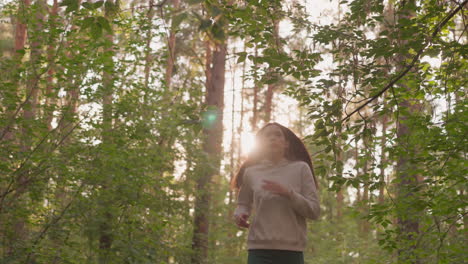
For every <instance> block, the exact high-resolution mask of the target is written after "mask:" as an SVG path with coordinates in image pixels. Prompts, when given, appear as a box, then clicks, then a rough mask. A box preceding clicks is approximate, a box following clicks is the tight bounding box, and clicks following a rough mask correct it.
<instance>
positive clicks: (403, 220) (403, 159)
mask: <svg viewBox="0 0 468 264" xmlns="http://www.w3.org/2000/svg"><path fill="white" fill-rule="evenodd" d="M414 4H415V3H414V0H413V1H410V2H407V3H406V5H414ZM404 9H405V6H403V11H404ZM400 12H401V13H399V15H401V16H402V17H404V18H407V19H411V17H413V16H414V13H413V11H409V12H408V11H407V12H406V14H404V13H403V12H402V11H400ZM405 44H406V41H405V40H399V45H400V46H403V45H405ZM404 61H405V58H404V57H403V56H401V55H400V56H399V57H398V58H397V63H398V66H397V71H396V72H400V71H401V70H402V69H403V68H404V67H405V66H404V65H405V63H404ZM411 72H414V71H411ZM411 72H410V73H411ZM401 85H404V87H405V93H406V94H411V90H410V87H408V86H406V85H405V84H401ZM398 106H399V107H398V109H399V111H400V110H401V109H405V110H404V111H400V114H399V119H398V121H397V144H398V147H399V148H401V149H405V150H404V151H401V152H400V153H401V154H400V155H399V158H398V161H397V166H396V177H397V179H396V182H397V184H396V189H397V198H396V201H397V225H398V228H399V230H400V237H399V243H400V247H399V249H398V258H399V260H400V261H401V262H404V263H420V261H419V259H418V256H417V255H416V253H415V251H416V239H417V237H418V235H419V212H418V211H417V210H416V208H415V207H414V202H415V199H417V197H416V195H417V193H415V190H414V187H415V186H417V184H418V176H417V175H416V174H414V173H411V170H412V169H414V166H415V164H414V163H411V162H410V160H409V155H412V154H413V153H414V152H416V151H417V150H416V149H415V146H412V145H411V143H409V142H410V140H409V139H410V138H411V134H412V131H411V127H409V126H408V123H407V120H408V119H410V118H411V116H413V115H415V114H416V113H417V112H418V108H419V107H418V102H417V101H416V99H415V100H411V99H405V98H400V99H399V100H398Z"/></svg>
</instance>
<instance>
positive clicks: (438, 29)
mask: <svg viewBox="0 0 468 264" xmlns="http://www.w3.org/2000/svg"><path fill="white" fill-rule="evenodd" d="M466 3H468V0H465V1H463V3H461V4H459V5H458V6H457V7H456V8H455V9H453V10H452V11H451V12H450V13H449V14H448V15H447V16H446V17H445V18H444V19H443V20H442V21H441V22H439V24H438V25H437V26H436V29H435V30H434V32H433V33H432V34H431V36H430V37H429V39H428V41H427V42H426V43H425V45H423V46H422V47H421V49H419V51H418V53H417V54H416V55H415V56H414V57H413V60H412V61H411V63H410V64H409V65H408V66H407V67H406V68H405V69H404V70H403V71H402V72H400V74H398V76H397V77H396V78H394V79H393V80H392V81H390V82H389V83H388V84H387V85H386V86H385V87H384V88H383V89H382V90H380V91H379V92H378V93H377V94H376V95H374V96H372V97H371V98H370V99H369V100H367V101H366V102H365V103H364V104H362V105H361V106H359V107H358V108H356V109H355V110H354V111H352V112H351V113H350V114H348V115H346V117H345V118H343V119H342V120H341V122H344V121H346V120H347V119H349V118H350V117H351V116H352V115H353V114H355V113H357V112H359V111H360V110H361V109H363V108H364V107H365V106H366V105H368V104H369V103H370V102H372V101H374V100H375V99H377V98H379V97H380V96H381V95H382V94H383V93H385V91H387V90H388V89H390V88H391V87H393V85H394V84H395V83H397V82H398V81H399V80H400V79H401V78H403V77H404V76H405V75H406V74H407V73H408V72H409V71H410V70H411V69H412V68H413V67H414V65H415V64H416V62H418V60H419V57H420V56H421V54H422V53H423V52H424V50H425V49H426V48H427V47H428V46H429V44H431V43H432V40H433V39H434V38H435V37H436V36H437V34H439V32H440V31H441V30H442V28H443V27H444V26H445V25H446V24H447V23H448V22H449V21H450V19H452V18H453V17H454V16H455V15H456V14H457V13H458V12H459V11H460V10H462V9H463V6H464V5H466Z"/></svg>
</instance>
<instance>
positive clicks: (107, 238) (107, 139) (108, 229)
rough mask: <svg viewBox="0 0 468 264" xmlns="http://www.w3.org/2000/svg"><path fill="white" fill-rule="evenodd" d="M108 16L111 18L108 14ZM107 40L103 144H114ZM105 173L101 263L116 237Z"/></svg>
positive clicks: (110, 38) (108, 36)
mask: <svg viewBox="0 0 468 264" xmlns="http://www.w3.org/2000/svg"><path fill="white" fill-rule="evenodd" d="M106 18H108V19H109V20H110V17H109V15H108V14H106ZM105 37H106V40H107V42H108V47H109V48H107V49H106V51H105V52H106V53H107V52H109V53H111V54H112V55H111V56H108V58H106V59H105V61H104V64H105V65H104V72H103V101H102V106H103V111H102V114H103V119H102V125H103V128H102V144H103V145H112V144H113V138H112V133H113V132H112V128H113V124H112V123H113V117H112V115H113V113H112V112H113V110H112V106H113V105H112V101H113V93H114V82H113V71H114V63H113V54H114V35H113V33H107V34H106V36H105ZM101 173H102V175H103V177H104V178H103V183H102V189H103V193H104V197H102V198H101V201H100V203H101V206H100V208H99V210H100V212H98V215H99V220H98V221H99V263H102V264H104V263H109V259H108V258H109V254H110V250H111V247H112V243H113V240H114V237H113V235H112V223H113V221H114V216H113V214H112V211H113V210H112V198H111V197H112V194H111V193H112V180H111V177H110V175H109V172H108V171H106V170H102V171H101Z"/></svg>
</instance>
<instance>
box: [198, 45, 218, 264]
mask: <svg viewBox="0 0 468 264" xmlns="http://www.w3.org/2000/svg"><path fill="white" fill-rule="evenodd" d="M207 45H208V46H207V62H211V63H212V66H210V65H211V63H209V64H208V65H207V76H206V78H207V82H206V85H207V86H206V97H205V102H206V105H207V106H208V107H209V108H211V109H213V110H214V111H213V112H212V114H214V115H215V121H214V124H213V125H212V127H207V128H205V129H204V130H203V134H204V137H205V139H204V142H203V150H204V151H205V152H206V153H207V156H208V157H209V162H210V163H211V164H212V166H205V168H204V169H203V170H202V171H203V175H200V178H199V179H198V180H197V190H199V193H198V194H197V197H196V199H195V211H194V215H195V217H194V231H193V238H192V249H193V250H194V254H193V256H192V263H195V264H200V263H206V261H207V259H208V235H209V214H210V204H211V190H210V185H211V181H212V179H213V176H214V175H215V174H217V173H219V166H220V160H221V153H222V149H221V146H222V139H223V108H224V80H225V77H224V73H225V60H226V44H225V43H217V44H214V51H213V54H212V57H211V49H210V48H209V44H207ZM209 59H211V60H209Z"/></svg>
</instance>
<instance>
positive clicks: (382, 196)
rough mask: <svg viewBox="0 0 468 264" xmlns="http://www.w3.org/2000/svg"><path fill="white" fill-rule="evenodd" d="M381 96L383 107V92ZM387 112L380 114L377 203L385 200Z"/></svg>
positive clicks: (384, 101)
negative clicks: (380, 130)
mask: <svg viewBox="0 0 468 264" xmlns="http://www.w3.org/2000/svg"><path fill="white" fill-rule="evenodd" d="M382 98H383V109H385V108H386V107H387V102H386V100H385V94H383V96H382ZM386 134H387V114H384V115H383V116H382V138H381V140H380V186H379V204H383V203H384V201H385V193H384V190H385V184H386V182H385V163H386V162H387V159H386V154H385V152H386V151H385V150H386V144H387V136H386Z"/></svg>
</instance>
